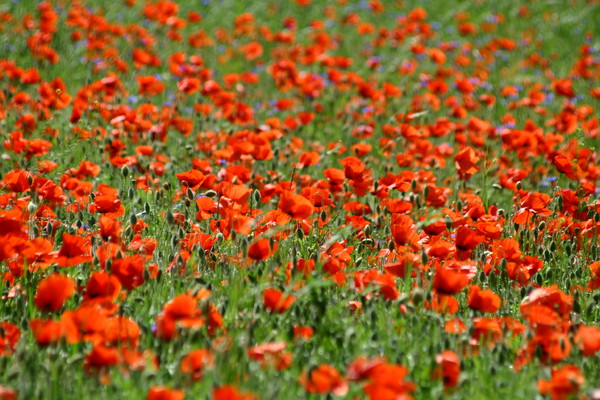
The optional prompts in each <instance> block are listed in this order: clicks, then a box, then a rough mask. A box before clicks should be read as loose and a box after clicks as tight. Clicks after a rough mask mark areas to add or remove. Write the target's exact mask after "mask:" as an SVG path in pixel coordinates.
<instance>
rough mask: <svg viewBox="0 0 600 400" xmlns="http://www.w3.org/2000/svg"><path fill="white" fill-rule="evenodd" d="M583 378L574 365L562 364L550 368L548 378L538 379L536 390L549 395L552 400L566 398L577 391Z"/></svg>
mask: <svg viewBox="0 0 600 400" xmlns="http://www.w3.org/2000/svg"><path fill="white" fill-rule="evenodd" d="M584 382H585V378H584V376H583V373H582V372H581V370H580V369H579V368H578V367H577V366H575V365H563V366H561V367H559V368H556V369H553V370H552V378H551V379H550V380H544V379H540V380H539V381H538V390H539V391H540V393H541V394H542V395H548V394H549V395H550V396H551V397H552V400H566V399H569V398H572V396H573V395H576V394H577V393H579V390H580V389H581V387H582V386H583V383H584Z"/></svg>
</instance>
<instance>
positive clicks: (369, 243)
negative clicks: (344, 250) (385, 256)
mask: <svg viewBox="0 0 600 400" xmlns="http://www.w3.org/2000/svg"><path fill="white" fill-rule="evenodd" d="M360 244H364V245H365V246H370V245H372V244H373V239H368V238H367V239H363V240H362V241H361V242H360Z"/></svg>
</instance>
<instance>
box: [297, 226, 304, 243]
mask: <svg viewBox="0 0 600 400" xmlns="http://www.w3.org/2000/svg"><path fill="white" fill-rule="evenodd" d="M296 236H298V238H299V239H300V240H302V239H304V231H303V230H302V228H298V229H296Z"/></svg>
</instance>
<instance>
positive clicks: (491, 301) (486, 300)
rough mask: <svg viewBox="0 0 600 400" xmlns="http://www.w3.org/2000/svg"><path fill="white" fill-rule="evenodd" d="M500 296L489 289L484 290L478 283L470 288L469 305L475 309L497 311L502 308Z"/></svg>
mask: <svg viewBox="0 0 600 400" xmlns="http://www.w3.org/2000/svg"><path fill="white" fill-rule="evenodd" d="M500 303H501V300H500V296H498V295H497V294H496V293H494V292H492V291H491V290H489V289H485V290H482V289H481V288H480V287H479V286H478V285H473V286H471V287H470V288H469V307H470V308H472V309H473V310H477V311H481V312H486V313H492V314H493V313H495V312H496V311H498V309H499V308H500Z"/></svg>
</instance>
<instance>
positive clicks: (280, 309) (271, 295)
mask: <svg viewBox="0 0 600 400" xmlns="http://www.w3.org/2000/svg"><path fill="white" fill-rule="evenodd" d="M263 301H264V304H265V309H266V310H267V311H269V312H274V313H278V314H281V313H284V312H285V311H286V310H287V309H288V308H290V307H291V306H292V304H294V302H295V301H296V297H294V296H284V295H283V293H282V292H281V291H280V290H277V289H265V290H264V291H263Z"/></svg>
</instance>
